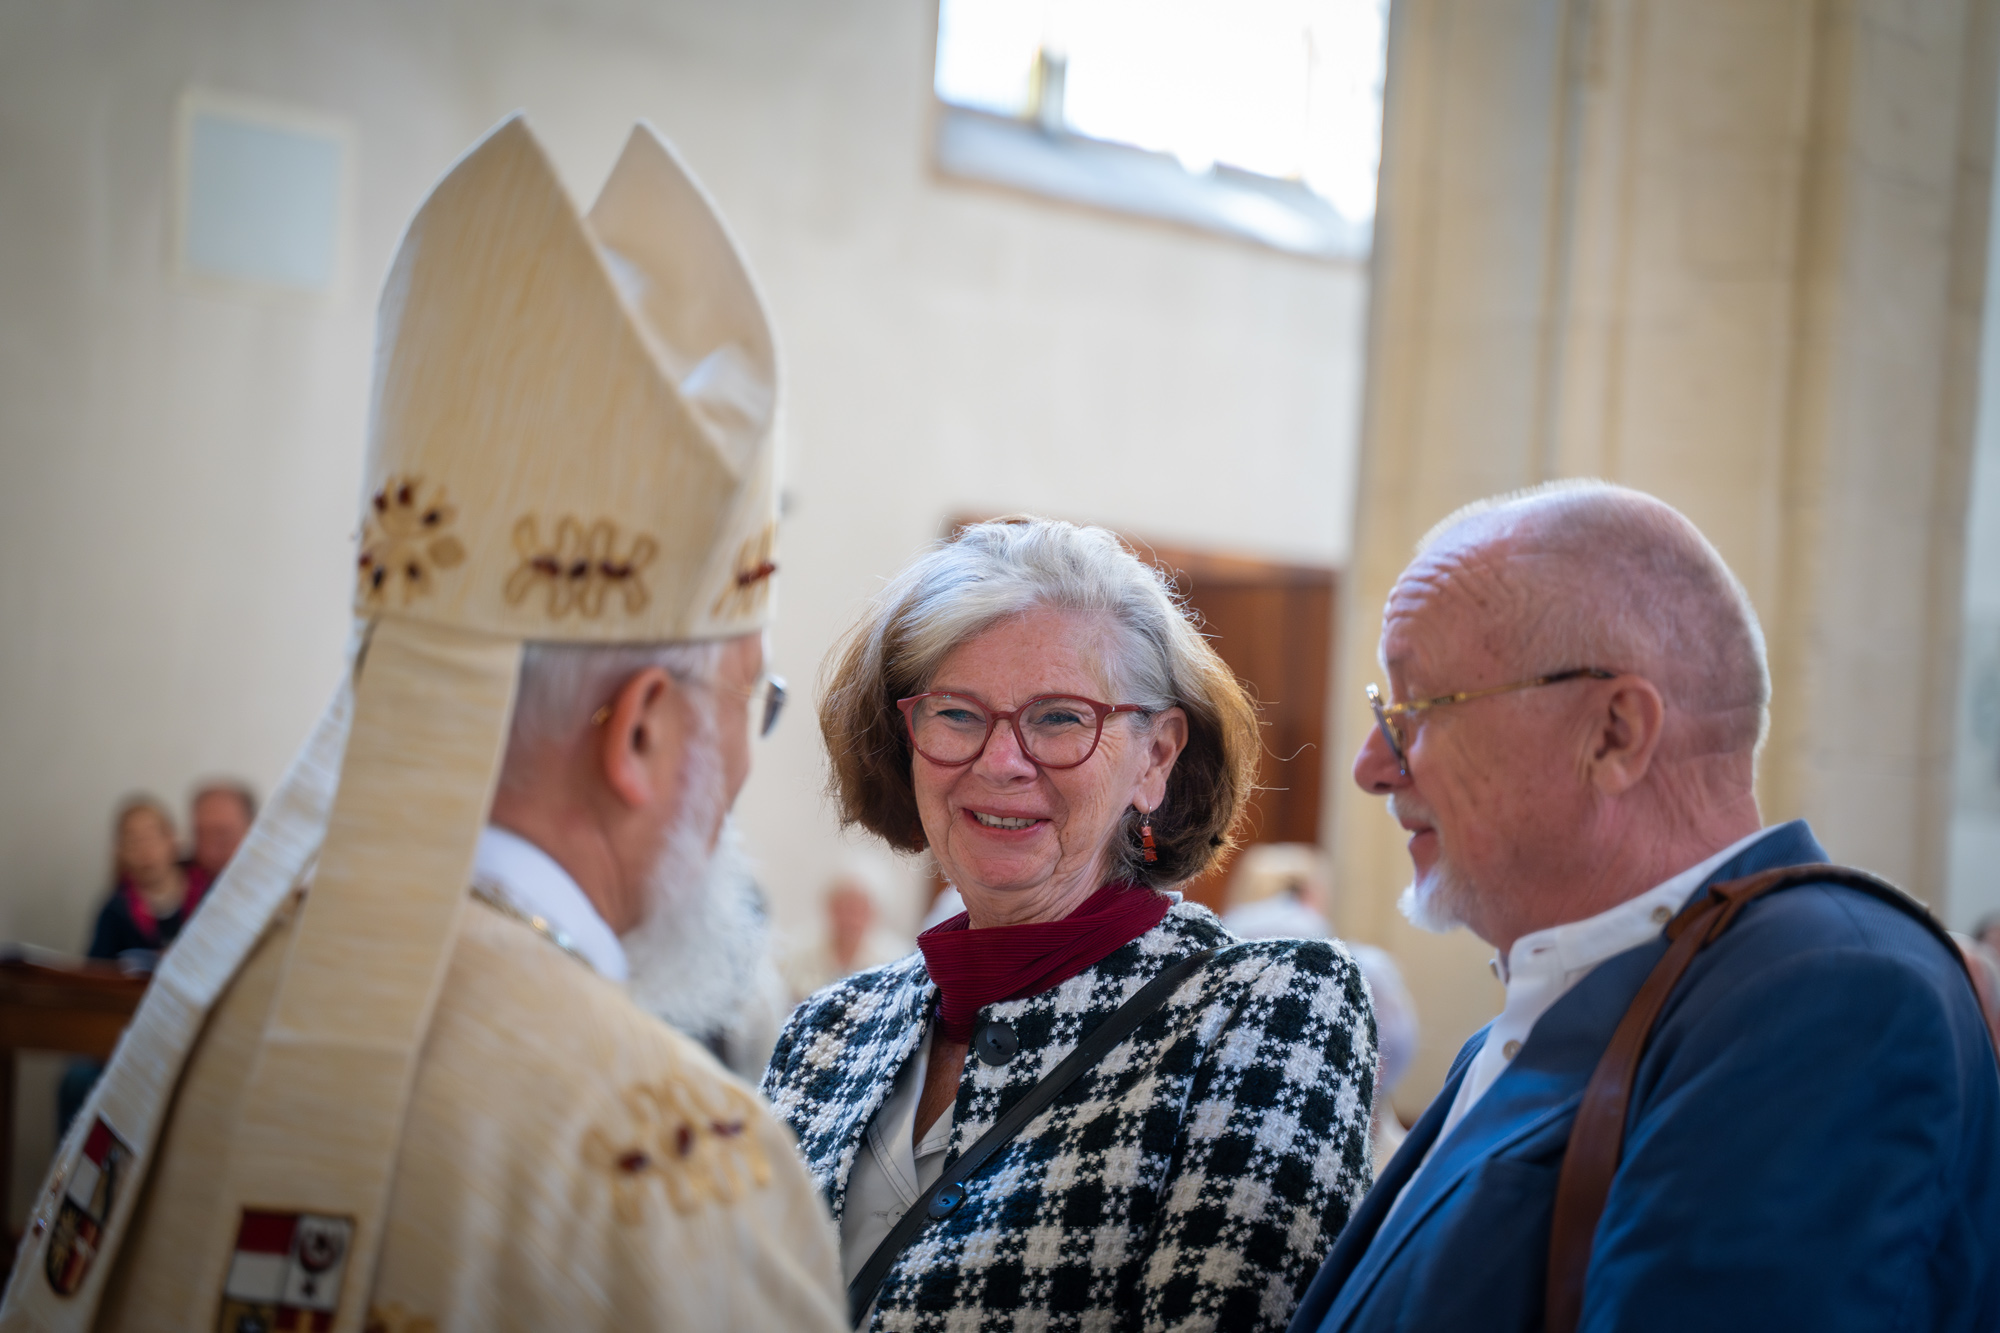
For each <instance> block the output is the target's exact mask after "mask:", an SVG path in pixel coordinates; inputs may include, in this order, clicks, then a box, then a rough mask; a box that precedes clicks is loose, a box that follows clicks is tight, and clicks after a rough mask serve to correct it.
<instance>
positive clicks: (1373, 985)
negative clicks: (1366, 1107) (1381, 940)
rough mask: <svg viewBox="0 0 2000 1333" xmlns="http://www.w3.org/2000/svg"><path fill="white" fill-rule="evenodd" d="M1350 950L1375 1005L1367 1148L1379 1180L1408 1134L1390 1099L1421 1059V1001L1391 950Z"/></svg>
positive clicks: (1368, 947)
mask: <svg viewBox="0 0 2000 1333" xmlns="http://www.w3.org/2000/svg"><path fill="white" fill-rule="evenodd" d="M1347 951H1348V952H1349V953H1351V954H1353V955H1354V961H1355V962H1356V963H1358V964H1359V965H1360V967H1361V977H1362V979H1363V980H1364V981H1366V982H1367V983H1368V994H1369V997H1370V998H1371V999H1373V1000H1374V1001H1375V1051H1376V1058H1377V1060H1378V1062H1379V1063H1378V1065H1377V1071H1376V1074H1375V1109H1374V1118H1373V1120H1372V1121H1371V1123H1370V1126H1369V1144H1370V1146H1371V1149H1372V1151H1373V1153H1374V1155H1375V1174H1376V1175H1378V1176H1379V1175H1381V1174H1382V1172H1383V1170H1384V1169H1386V1168H1387V1167H1388V1165H1389V1159H1390V1158H1392V1157H1394V1156H1395V1155H1396V1150H1397V1149H1398V1148H1401V1147H1402V1146H1403V1140H1404V1138H1405V1137H1407V1135H1408V1131H1407V1130H1405V1129H1404V1128H1403V1122H1402V1121H1401V1120H1400V1119H1398V1118H1397V1116H1396V1107H1395V1104H1394V1103H1393V1102H1392V1101H1391V1100H1390V1097H1391V1095H1392V1094H1393V1093H1394V1092H1395V1091H1396V1085H1397V1084H1399V1083H1401V1082H1402V1081H1403V1075H1405V1074H1407V1073H1409V1072H1410V1061H1412V1060H1414V1059H1416V1058H1417V1040H1418V1037H1419V1035H1420V1034H1419V1031H1418V1027H1417V1001H1416V998H1415V997H1414V996H1412V995H1411V994H1410V988H1409V987H1408V986H1407V985H1405V984H1404V982H1403V969H1402V968H1400V967H1398V966H1396V960H1395V959H1394V958H1393V957H1391V956H1390V954H1389V951H1388V950H1386V949H1378V948H1376V947H1375V946H1374V945H1372V944H1349V945H1348V946H1347Z"/></svg>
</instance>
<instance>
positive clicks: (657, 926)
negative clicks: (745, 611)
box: [622, 738, 768, 1039]
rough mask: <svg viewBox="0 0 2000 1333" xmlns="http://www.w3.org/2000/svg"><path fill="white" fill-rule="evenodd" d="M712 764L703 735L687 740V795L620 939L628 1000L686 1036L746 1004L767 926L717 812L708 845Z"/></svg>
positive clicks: (703, 1032) (716, 788) (732, 832)
mask: <svg viewBox="0 0 2000 1333" xmlns="http://www.w3.org/2000/svg"><path fill="white" fill-rule="evenodd" d="M721 769H722V762H721V756H720V755H719V754H717V753H716V750H715V746H714V744H713V742H712V741H709V740H707V739H706V738H700V739H696V740H695V741H694V742H693V743H692V744H690V746H689V747H688V762H687V767H686V769H685V772H684V775H683V776H684V778H685V780H686V791H687V793H688V799H687V803H686V805H685V806H684V807H683V808H682V810H681V814H680V817H679V818H678V819H676V820H675V821H674V827H673V828H672V829H671V830H669V831H668V834H667V840H666V844H665V846H663V847H662V848H661V849H660V856H659V859H658V860H657V861H655V862H654V864H653V870H652V873H651V874H650V875H649V876H648V877H647V895H646V896H647V902H648V909H649V910H648V911H647V914H646V919H645V920H644V921H641V922H640V923H639V924H638V925H637V926H634V927H633V928H632V929H631V930H629V931H627V932H626V933H625V934H624V936H623V937H622V941H623V943H624V945H625V959H626V964H627V979H626V987H627V989H628V990H629V992H630V993H631V996H632V999H633V1001H634V1002H635V1003H636V1004H637V1005H638V1006H639V1007H640V1008H641V1009H644V1010H645V1011H646V1012H648V1013H650V1014H654V1015H656V1016H658V1017H659V1018H661V1019H664V1020H665V1021H666V1022H668V1023H670V1024H672V1025H673V1026H674V1027H677V1028H679V1029H680V1030H681V1031H682V1032H685V1033H687V1034H688V1035H689V1036H692V1037H695V1038H698V1039H706V1038H709V1037H712V1036H714V1035H715V1034H717V1033H720V1032H724V1031H726V1030H728V1029H730V1028H732V1027H733V1026H735V1024H736V1023H737V1021H738V1020H739V1019H740V1018H741V1017H742V1016H743V1013H744V1011H745V1010H746V1009H747V1008H748V1007H749V1006H751V1005H752V1004H753V1003H754V1002H755V996H756V993H757V989H758V985H759V982H760V980H761V971H762V969H763V967H764V966H765V963H766V955H767V952H768V949H767V939H768V926H767V924H766V922H765V919H764V909H763V905H762V903H761V902H760V901H759V900H758V896H757V889H756V882H755V879H754V877H753V875H752V873H751V861H750V856H749V853H748V852H746V851H745V850H744V848H743V840H742V837H741V836H740V835H739V834H738V832H737V830H736V825H735V822H734V821H733V820H725V822H724V823H723V825H722V835H721V837H720V838H718V839H717V841H716V844H715V850H714V852H713V853H711V852H710V851H709V849H708V847H707V846H706V842H707V839H706V837H705V836H704V830H707V829H710V828H713V827H714V826H715V816H716V806H717V805H719V804H720V803H721V797H722V772H721Z"/></svg>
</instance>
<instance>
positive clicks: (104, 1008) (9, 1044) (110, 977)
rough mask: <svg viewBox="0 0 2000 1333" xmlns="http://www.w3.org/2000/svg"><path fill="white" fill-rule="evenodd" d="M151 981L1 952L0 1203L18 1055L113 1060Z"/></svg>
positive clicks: (10, 1151)
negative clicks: (52, 1053)
mask: <svg viewBox="0 0 2000 1333" xmlns="http://www.w3.org/2000/svg"><path fill="white" fill-rule="evenodd" d="M148 980H150V978H148V977H146V976H143V975H139V976H134V975H132V974H129V973H127V972H124V971H122V970H121V969H119V967H118V966H117V965H116V964H113V963H101V962H96V961H94V960H87V959H82V958H76V959H71V958H65V957H63V956H62V955H60V954H44V953H42V952H40V951H39V950H38V951H36V952H35V953H34V954H32V955H28V954H25V953H23V952H20V951H18V950H17V951H14V952H13V953H11V954H7V953H0V1200H8V1201H11V1200H12V1198H13V1191H12V1185H13V1170H14V1065H15V1056H16V1053H17V1052H20V1051H58V1052H64V1053H67V1054H70V1055H82V1056H87V1057H89V1058H91V1059H93V1060H109V1059H110V1058H111V1051H112V1048H113V1047H115V1046H116V1045H117V1044H118V1037H119V1034H120V1033H122V1032H124V1031H125V1026H126V1024H128V1023H130V1022H131V1021H132V1012H133V1010H135V1009H137V1008H138V1007H139V999H140V997H141V996H143V995H144V994H145V993H146V983H147V982H148Z"/></svg>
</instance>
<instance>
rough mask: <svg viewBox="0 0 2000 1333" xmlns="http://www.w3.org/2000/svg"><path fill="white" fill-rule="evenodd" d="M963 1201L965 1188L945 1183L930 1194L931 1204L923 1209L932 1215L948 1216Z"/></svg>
mask: <svg viewBox="0 0 2000 1333" xmlns="http://www.w3.org/2000/svg"><path fill="white" fill-rule="evenodd" d="M964 1202H965V1189H964V1187H963V1186H960V1185H946V1186H945V1187H944V1188H943V1189H941V1190H939V1191H938V1192H937V1193H936V1194H933V1195H931V1206H930V1207H929V1208H928V1209H926V1210H925V1211H927V1212H929V1213H930V1215H931V1216H932V1217H950V1216H951V1215H952V1213H953V1212H954V1211H955V1210H956V1209H957V1208H958V1206H959V1205H960V1204H961V1203H964Z"/></svg>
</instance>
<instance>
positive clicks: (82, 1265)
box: [36, 1117, 132, 1296]
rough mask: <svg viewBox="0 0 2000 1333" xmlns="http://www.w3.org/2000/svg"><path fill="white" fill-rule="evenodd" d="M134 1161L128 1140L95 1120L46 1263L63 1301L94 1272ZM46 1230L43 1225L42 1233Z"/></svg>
mask: <svg viewBox="0 0 2000 1333" xmlns="http://www.w3.org/2000/svg"><path fill="white" fill-rule="evenodd" d="M131 1160H132V1150H131V1149H130V1148H128V1147H126V1146H125V1141H124V1140H123V1139H121V1138H119V1137H118V1136H117V1135H116V1134H114V1133H112V1132H111V1126H109V1125H107V1124H105V1123H104V1121H103V1119H102V1118H101V1117H100V1118H98V1119H97V1120H94V1121H93V1122H92V1123H91V1126H90V1133H89V1135H87V1136H86V1137H85V1138H84V1141H83V1156H81V1157H79V1158H77V1162H76V1169H75V1170H74V1171H72V1172H71V1173H70V1178H69V1184H68V1187H67V1188H66V1189H64V1190H63V1196H62V1207H61V1208H60V1209H59V1210H58V1211H57V1213H56V1220H55V1232H54V1234H53V1235H51V1236H50V1237H49V1248H48V1253H47V1255H46V1256H44V1258H43V1261H42V1271H43V1272H45V1273H47V1274H48V1278H49V1286H51V1287H52V1288H54V1289H55V1293H56V1294H57V1295H58V1296H74V1295H75V1294H76V1291H77V1289H78V1288H79V1287H81V1286H82V1285H83V1279H84V1277H85V1276H86V1275H87V1274H88V1273H89V1272H90V1265H91V1261H92V1260H94V1259H96V1258H97V1246H98V1242H99V1241H101V1240H102V1239H103V1238H104V1226H105V1223H106V1222H108V1221H110V1219H111V1205H112V1203H113V1201H114V1200H115V1199H116V1198H117V1197H118V1192H119V1187H120V1186H121V1185H122V1184H123V1183H124V1176H125V1165H126V1163H128V1162H130V1161H131ZM40 1229H41V1228H40V1225H39V1224H37V1226H36V1231H37V1234H39V1232H40Z"/></svg>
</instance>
